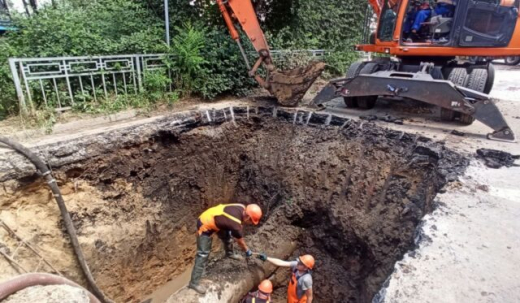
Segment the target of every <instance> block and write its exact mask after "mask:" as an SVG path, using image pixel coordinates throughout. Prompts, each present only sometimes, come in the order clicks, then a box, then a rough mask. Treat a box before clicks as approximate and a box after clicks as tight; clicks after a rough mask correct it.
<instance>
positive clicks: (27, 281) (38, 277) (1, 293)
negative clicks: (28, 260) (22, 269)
mask: <svg viewBox="0 0 520 303" xmlns="http://www.w3.org/2000/svg"><path fill="white" fill-rule="evenodd" d="M37 285H43V286H44V285H69V286H73V287H77V288H80V289H82V290H84V291H86V292H87V294H88V297H89V300H90V303H100V302H99V300H98V299H97V298H96V297H95V296H94V295H93V294H92V293H90V292H89V291H88V290H86V289H84V288H83V287H81V286H79V285H78V284H76V283H74V282H72V281H71V280H69V279H66V278H64V277H60V276H56V275H51V274H45V273H30V274H24V275H20V276H18V277H16V278H13V279H11V280H9V281H6V282H3V283H0V301H2V300H3V299H5V298H7V297H9V296H10V295H12V294H14V293H16V292H18V291H20V290H23V289H25V288H27V287H31V286H37Z"/></svg>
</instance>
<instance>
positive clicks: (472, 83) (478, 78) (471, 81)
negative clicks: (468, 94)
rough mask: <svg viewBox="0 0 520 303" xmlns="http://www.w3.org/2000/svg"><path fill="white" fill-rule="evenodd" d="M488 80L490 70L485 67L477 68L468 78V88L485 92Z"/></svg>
mask: <svg viewBox="0 0 520 303" xmlns="http://www.w3.org/2000/svg"><path fill="white" fill-rule="evenodd" d="M487 81H488V71H487V69H484V68H475V69H473V70H472V71H471V74H470V75H469V78H468V83H467V85H466V87H467V88H469V89H472V90H476V91H477V92H481V93H483V92H484V90H485V88H486V83H487Z"/></svg>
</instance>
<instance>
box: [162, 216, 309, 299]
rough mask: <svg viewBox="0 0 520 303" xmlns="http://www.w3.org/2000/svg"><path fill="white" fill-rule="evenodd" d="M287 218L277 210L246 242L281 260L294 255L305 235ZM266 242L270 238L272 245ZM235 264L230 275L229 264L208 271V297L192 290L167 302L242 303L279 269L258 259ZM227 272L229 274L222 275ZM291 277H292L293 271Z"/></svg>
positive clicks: (180, 293)
mask: <svg viewBox="0 0 520 303" xmlns="http://www.w3.org/2000/svg"><path fill="white" fill-rule="evenodd" d="M284 216H285V213H284V210H282V209H281V208H278V209H276V210H275V211H274V212H273V214H272V215H270V216H269V219H268V220H267V221H266V222H265V223H264V225H263V226H262V227H260V228H259V229H258V231H257V233H256V234H254V235H251V236H247V237H246V241H247V243H248V244H251V247H250V248H251V249H253V250H255V251H257V252H258V251H262V250H264V249H267V248H268V252H267V253H269V255H270V256H272V257H276V258H281V259H285V258H286V257H288V256H290V255H292V254H293V252H294V250H295V249H296V247H297V243H298V241H299V239H300V237H301V235H302V229H301V228H299V227H296V226H293V225H290V222H288V221H284V220H283V219H282V218H283V217H284ZM281 226H283V232H278V231H277V229H279V228H280V227H281ZM265 239H268V242H266V241H265ZM257 254H258V253H257ZM231 262H234V266H235V267H234V268H233V271H232V274H230V273H229V263H227V265H226V264H225V262H223V263H221V262H216V263H214V264H213V265H211V266H208V267H207V268H206V275H205V277H204V280H205V281H206V282H203V286H209V287H208V288H207V291H206V294H205V295H203V296H201V295H199V294H198V293H196V292H195V291H194V290H192V289H188V288H182V289H181V290H179V291H178V292H176V293H175V294H173V295H171V296H170V297H169V298H168V300H167V301H166V303H193V302H199V303H214V302H239V301H240V299H242V297H243V296H244V295H246V294H247V292H248V291H250V290H251V289H252V288H254V287H255V286H257V285H258V283H260V281H262V280H263V279H266V278H267V277H269V276H271V275H272V274H273V273H274V271H275V270H276V269H277V267H276V266H274V265H272V264H271V263H269V262H261V261H260V260H258V259H256V257H251V258H250V260H246V261H243V262H240V261H231ZM223 272H227V273H228V274H222V273H223ZM287 274H288V275H289V272H288V273H287ZM207 281H210V282H209V283H208V282H207Z"/></svg>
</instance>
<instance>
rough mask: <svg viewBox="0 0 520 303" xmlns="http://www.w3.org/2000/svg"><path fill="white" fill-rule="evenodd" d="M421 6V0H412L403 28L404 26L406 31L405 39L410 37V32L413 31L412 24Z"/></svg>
mask: <svg viewBox="0 0 520 303" xmlns="http://www.w3.org/2000/svg"><path fill="white" fill-rule="evenodd" d="M420 7H421V1H420V0H412V1H411V4H410V10H409V11H408V12H407V13H406V19H405V22H404V25H403V28H404V29H403V32H404V39H405V40H407V39H408V38H409V37H410V33H411V32H412V26H413V24H414V22H415V18H416V17H417V13H418V12H419V11H420V10H421V9H420ZM407 42H408V41H407ZM410 42H411V41H410Z"/></svg>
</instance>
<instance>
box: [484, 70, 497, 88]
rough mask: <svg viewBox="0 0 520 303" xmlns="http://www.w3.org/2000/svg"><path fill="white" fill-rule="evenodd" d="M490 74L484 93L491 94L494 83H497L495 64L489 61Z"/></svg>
mask: <svg viewBox="0 0 520 303" xmlns="http://www.w3.org/2000/svg"><path fill="white" fill-rule="evenodd" d="M487 72H488V76H487V82H486V87H484V94H489V93H490V92H491V90H492V89H493V84H495V66H494V65H493V64H491V63H489V65H488V68H487Z"/></svg>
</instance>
